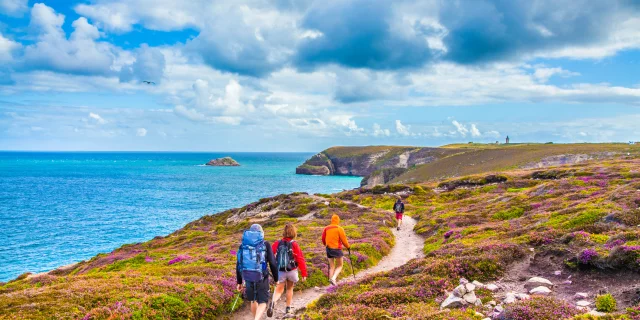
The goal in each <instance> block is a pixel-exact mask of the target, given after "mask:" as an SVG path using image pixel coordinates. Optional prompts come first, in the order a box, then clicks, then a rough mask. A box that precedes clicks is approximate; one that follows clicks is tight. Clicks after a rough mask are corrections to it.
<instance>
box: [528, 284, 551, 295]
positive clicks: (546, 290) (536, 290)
mask: <svg viewBox="0 0 640 320" xmlns="http://www.w3.org/2000/svg"><path fill="white" fill-rule="evenodd" d="M529 293H530V294H537V295H541V296H546V295H548V294H550V293H551V289H549V288H547V287H545V286H539V287H535V288H533V289H531V291H529Z"/></svg>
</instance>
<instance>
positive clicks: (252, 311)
mask: <svg viewBox="0 0 640 320" xmlns="http://www.w3.org/2000/svg"><path fill="white" fill-rule="evenodd" d="M256 310H258V303H257V302H255V301H251V314H252V315H253V316H254V317H255V316H256ZM256 319H257V318H256Z"/></svg>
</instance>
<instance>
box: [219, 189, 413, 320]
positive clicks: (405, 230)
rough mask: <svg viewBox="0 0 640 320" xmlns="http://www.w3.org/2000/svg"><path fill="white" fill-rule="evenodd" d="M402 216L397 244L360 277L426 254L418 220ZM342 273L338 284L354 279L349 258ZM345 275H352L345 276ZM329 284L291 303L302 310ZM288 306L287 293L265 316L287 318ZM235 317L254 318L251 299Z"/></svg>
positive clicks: (295, 297) (302, 293) (295, 294)
mask: <svg viewBox="0 0 640 320" xmlns="http://www.w3.org/2000/svg"><path fill="white" fill-rule="evenodd" d="M345 202H346V201H345ZM403 220H404V221H403V222H402V227H401V229H400V231H398V230H396V229H395V228H393V229H392V231H393V235H394V236H395V240H396V244H395V245H394V246H393V248H391V252H389V254H388V255H386V256H385V257H383V258H382V259H381V260H380V262H378V264H377V265H375V266H373V267H371V268H369V269H366V270H363V271H361V272H359V273H356V278H357V280H359V279H362V278H364V277H366V276H368V275H371V274H374V273H378V272H383V271H389V270H392V269H394V268H397V267H400V266H402V265H404V264H406V263H407V262H409V260H411V259H414V258H419V257H422V256H424V254H423V252H422V247H423V245H424V239H423V238H422V237H421V236H419V235H418V234H416V233H415V232H414V231H413V227H414V226H415V225H416V222H417V221H416V220H415V219H413V218H411V217H409V216H407V215H405V216H404V219H403ZM346 257H347V255H346V253H345V258H346ZM342 274H343V275H345V277H344V278H342V279H341V280H340V281H338V284H340V283H343V282H347V281H353V276H352V275H351V267H350V265H349V262H348V261H344V267H343V269H342ZM346 275H349V276H348V277H346ZM329 287H330V286H325V287H316V288H309V289H305V290H302V291H294V292H293V302H292V303H291V306H292V307H293V308H294V310H296V311H298V310H301V309H303V308H305V307H306V306H307V305H308V304H309V303H311V302H312V301H314V300H317V299H318V298H320V297H321V296H322V295H323V294H325V293H326V291H327V289H328V288H329ZM271 294H273V292H271ZM285 307H286V297H285V294H283V295H282V297H281V298H280V300H279V301H278V303H277V304H276V306H275V308H274V312H273V317H272V318H268V317H267V316H266V312H265V314H264V315H263V316H262V319H286V317H284V310H285ZM232 319H236V320H253V316H251V311H250V305H249V303H245V304H244V305H243V306H242V307H241V308H240V309H239V310H238V311H236V312H235V313H234V315H233V316H232Z"/></svg>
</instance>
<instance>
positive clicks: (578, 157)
mask: <svg viewBox="0 0 640 320" xmlns="http://www.w3.org/2000/svg"><path fill="white" fill-rule="evenodd" d="M616 155H618V153H617V152H596V153H590V154H560V155H553V156H548V157H544V158H542V159H540V161H537V162H530V163H527V164H525V165H523V166H522V168H523V169H539V168H547V167H556V166H563V165H572V164H578V163H582V162H585V161H592V160H604V159H611V158H613V157H615V156H616Z"/></svg>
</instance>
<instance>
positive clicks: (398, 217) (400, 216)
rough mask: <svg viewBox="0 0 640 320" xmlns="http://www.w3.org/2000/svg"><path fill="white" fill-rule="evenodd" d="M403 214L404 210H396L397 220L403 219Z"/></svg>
mask: <svg viewBox="0 0 640 320" xmlns="http://www.w3.org/2000/svg"><path fill="white" fill-rule="evenodd" d="M402 215H403V213H402V212H396V219H397V220H401V219H402Z"/></svg>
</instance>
